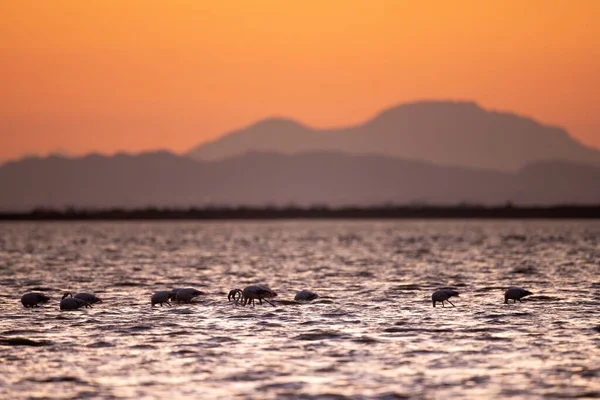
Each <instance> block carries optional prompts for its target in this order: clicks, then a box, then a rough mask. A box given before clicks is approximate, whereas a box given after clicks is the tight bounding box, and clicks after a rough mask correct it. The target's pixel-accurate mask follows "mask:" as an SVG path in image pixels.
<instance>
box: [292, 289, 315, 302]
mask: <svg viewBox="0 0 600 400" xmlns="http://www.w3.org/2000/svg"><path fill="white" fill-rule="evenodd" d="M317 298H319V295H318V294H316V293H315V292H311V291H310V290H301V291H299V292H298V293H296V297H294V300H296V301H312V300H314V299H317Z"/></svg>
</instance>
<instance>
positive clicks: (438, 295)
mask: <svg viewBox="0 0 600 400" xmlns="http://www.w3.org/2000/svg"><path fill="white" fill-rule="evenodd" d="M452 296H456V297H458V292H457V291H456V290H450V289H441V290H438V291H436V292H434V293H433V294H432V295H431V301H432V302H433V306H434V307H435V303H438V302H441V303H442V307H444V301H447V302H448V303H450V304H452V302H451V301H450V297H452ZM452 307H456V306H455V305H454V304H452Z"/></svg>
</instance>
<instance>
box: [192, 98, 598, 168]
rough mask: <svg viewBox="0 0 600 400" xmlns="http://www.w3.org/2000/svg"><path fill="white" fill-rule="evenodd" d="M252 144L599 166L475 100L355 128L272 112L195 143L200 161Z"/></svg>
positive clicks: (463, 161) (569, 143)
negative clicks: (314, 125) (325, 125)
mask: <svg viewBox="0 0 600 400" xmlns="http://www.w3.org/2000/svg"><path fill="white" fill-rule="evenodd" d="M251 150H259V151H275V152H280V153H284V154H290V153H296V152H303V151H310V150H328V151H339V152H345V153H349V154H381V155H388V156H393V157H400V158H405V159H413V160H422V161H427V162H431V163H435V164H440V165H449V166H463V167H470V168H485V169H496V170H502V171H516V170H518V169H519V168H522V167H523V166H525V165H527V164H530V163H534V162H537V161H543V160H563V161H569V162H576V163H585V164H590V165H596V166H600V151H598V150H595V149H592V148H589V147H586V146H585V145H583V144H581V143H580V142H578V141H577V140H575V139H573V138H572V137H571V136H569V135H568V133H567V132H566V131H565V130H564V129H561V128H559V127H554V126H548V125H543V124H541V123H539V122H537V121H535V120H533V119H531V118H527V117H524V116H520V115H517V114H514V113H510V112H501V111H491V110H486V109H484V108H482V107H481V106H480V105H478V104H477V103H474V102H471V101H438V100H427V101H419V102H414V103H408V104H400V105H397V106H394V107H391V108H389V109H387V110H384V111H382V112H381V113H379V114H377V115H376V116H375V117H373V118H372V119H370V120H368V121H366V122H364V123H363V124H360V125H356V126H348V127H342V128H336V129H315V128H311V127H308V126H306V125H303V124H301V123H299V122H296V121H294V120H291V119H287V118H281V117H277V118H269V119H266V120H262V121H259V122H257V123H255V124H253V125H251V126H249V127H247V128H244V129H240V130H236V131H233V132H230V133H228V134H226V135H223V136H222V137H220V138H218V139H217V140H215V141H213V142H210V143H203V144H201V145H199V146H197V147H196V148H194V149H192V150H191V151H190V152H189V153H188V156H190V157H192V158H194V159H198V160H220V159H223V158H226V157H231V156H234V155H236V154H244V153H246V152H248V151H251Z"/></svg>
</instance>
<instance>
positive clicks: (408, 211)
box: [0, 205, 600, 221]
mask: <svg viewBox="0 0 600 400" xmlns="http://www.w3.org/2000/svg"><path fill="white" fill-rule="evenodd" d="M279 219H600V205H593V206H572V205H564V206H548V207H544V206H528V207H525V206H510V205H508V206H500V207H485V206H475V205H465V206H462V205H459V206H382V207H340V208H327V207H310V208H300V207H231V208H227V207H222V208H221V207H208V208H189V209H175V208H173V209H169V208H160V209H159V208H145V209H133V210H127V209H107V210H83V209H69V210H46V209H40V210H34V211H30V212H0V221H112V220H117V221H118V220H151V221H152V220H279Z"/></svg>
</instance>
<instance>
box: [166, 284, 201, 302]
mask: <svg viewBox="0 0 600 400" xmlns="http://www.w3.org/2000/svg"><path fill="white" fill-rule="evenodd" d="M173 290H176V292H175V301H177V303H191V302H192V299H194V298H196V297H198V296H200V295H201V294H204V293H202V292H201V291H199V290H196V289H192V288H185V289H173ZM173 290H172V291H171V293H173Z"/></svg>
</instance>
